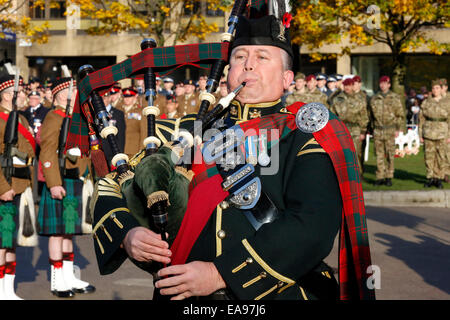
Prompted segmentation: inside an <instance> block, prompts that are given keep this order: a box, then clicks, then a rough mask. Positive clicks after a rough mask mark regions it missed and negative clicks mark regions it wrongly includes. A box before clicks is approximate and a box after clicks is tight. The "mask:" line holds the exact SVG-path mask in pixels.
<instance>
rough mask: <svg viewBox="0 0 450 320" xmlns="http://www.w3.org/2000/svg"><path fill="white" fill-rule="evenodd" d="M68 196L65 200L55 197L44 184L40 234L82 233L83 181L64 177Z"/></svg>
mask: <svg viewBox="0 0 450 320" xmlns="http://www.w3.org/2000/svg"><path fill="white" fill-rule="evenodd" d="M64 188H65V190H66V196H65V197H64V199H63V200H57V199H53V198H52V197H51V193H50V190H49V189H48V188H47V186H44V188H43V190H42V196H41V202H40V203H39V214H38V224H39V235H42V236H52V235H65V234H69V235H80V234H82V231H81V220H82V206H83V201H82V192H83V181H82V180H80V179H64Z"/></svg>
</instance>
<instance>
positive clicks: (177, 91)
mask: <svg viewBox="0 0 450 320" xmlns="http://www.w3.org/2000/svg"><path fill="white" fill-rule="evenodd" d="M183 94H184V84H183V82H182V81H180V82H178V83H177V84H176V86H175V96H177V97H179V96H182V95H183Z"/></svg>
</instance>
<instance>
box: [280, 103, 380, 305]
mask: <svg viewBox="0 0 450 320" xmlns="http://www.w3.org/2000/svg"><path fill="white" fill-rule="evenodd" d="M303 105H304V104H303V103H302V102H297V103H294V104H293V105H291V106H289V107H288V108H287V109H288V110H289V111H290V112H292V113H293V114H296V113H297V111H298V110H299V109H300V108H301V106H303ZM313 136H314V138H315V139H316V140H317V142H318V143H319V144H320V146H321V147H322V148H323V149H324V150H325V151H326V152H327V154H328V155H329V156H330V158H331V161H332V163H333V167H334V171H335V172H336V176H337V178H338V182H339V188H340V190H341V197H342V204H343V209H342V225H341V229H340V234H339V289H340V299H341V300H350V299H351V300H353V299H354V300H357V299H361V300H372V299H375V291H374V290H373V289H369V288H368V286H367V279H368V277H369V276H370V275H369V274H367V268H368V267H369V266H370V265H371V264H372V263H371V258H370V247H369V237H368V232H367V221H366V208H365V205H364V195H363V190H362V185H361V181H360V174H359V168H358V161H357V156H356V151H355V147H354V144H353V140H352V138H351V135H350V133H349V131H348V129H347V127H346V126H345V125H344V123H343V122H342V121H341V120H339V118H337V117H336V115H334V114H333V113H330V119H329V121H328V123H327V125H326V126H325V127H324V128H323V129H322V130H320V131H318V132H315V133H313ZM355 291H356V292H355ZM356 295H357V296H356Z"/></svg>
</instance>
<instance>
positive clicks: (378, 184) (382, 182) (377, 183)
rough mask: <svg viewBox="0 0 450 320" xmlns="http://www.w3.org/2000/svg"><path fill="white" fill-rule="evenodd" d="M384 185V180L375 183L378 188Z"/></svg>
mask: <svg viewBox="0 0 450 320" xmlns="http://www.w3.org/2000/svg"><path fill="white" fill-rule="evenodd" d="M383 184H384V179H380V180H376V181H375V182H374V185H376V186H382V185H383Z"/></svg>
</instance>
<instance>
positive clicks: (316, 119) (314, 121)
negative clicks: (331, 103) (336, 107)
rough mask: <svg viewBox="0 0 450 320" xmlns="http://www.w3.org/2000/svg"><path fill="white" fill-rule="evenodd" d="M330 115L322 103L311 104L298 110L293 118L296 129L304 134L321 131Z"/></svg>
mask: <svg viewBox="0 0 450 320" xmlns="http://www.w3.org/2000/svg"><path fill="white" fill-rule="evenodd" d="M329 118H330V113H329V111H328V109H327V107H325V106H324V105H323V104H322V103H319V102H311V103H308V104H306V105H304V106H302V107H301V108H300V110H298V112H297V114H296V116H295V123H296V124H297V127H298V128H299V129H300V130H301V131H303V132H305V133H313V132H317V131H320V130H322V129H323V128H324V127H325V126H326V124H327V123H328V119H329Z"/></svg>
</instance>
